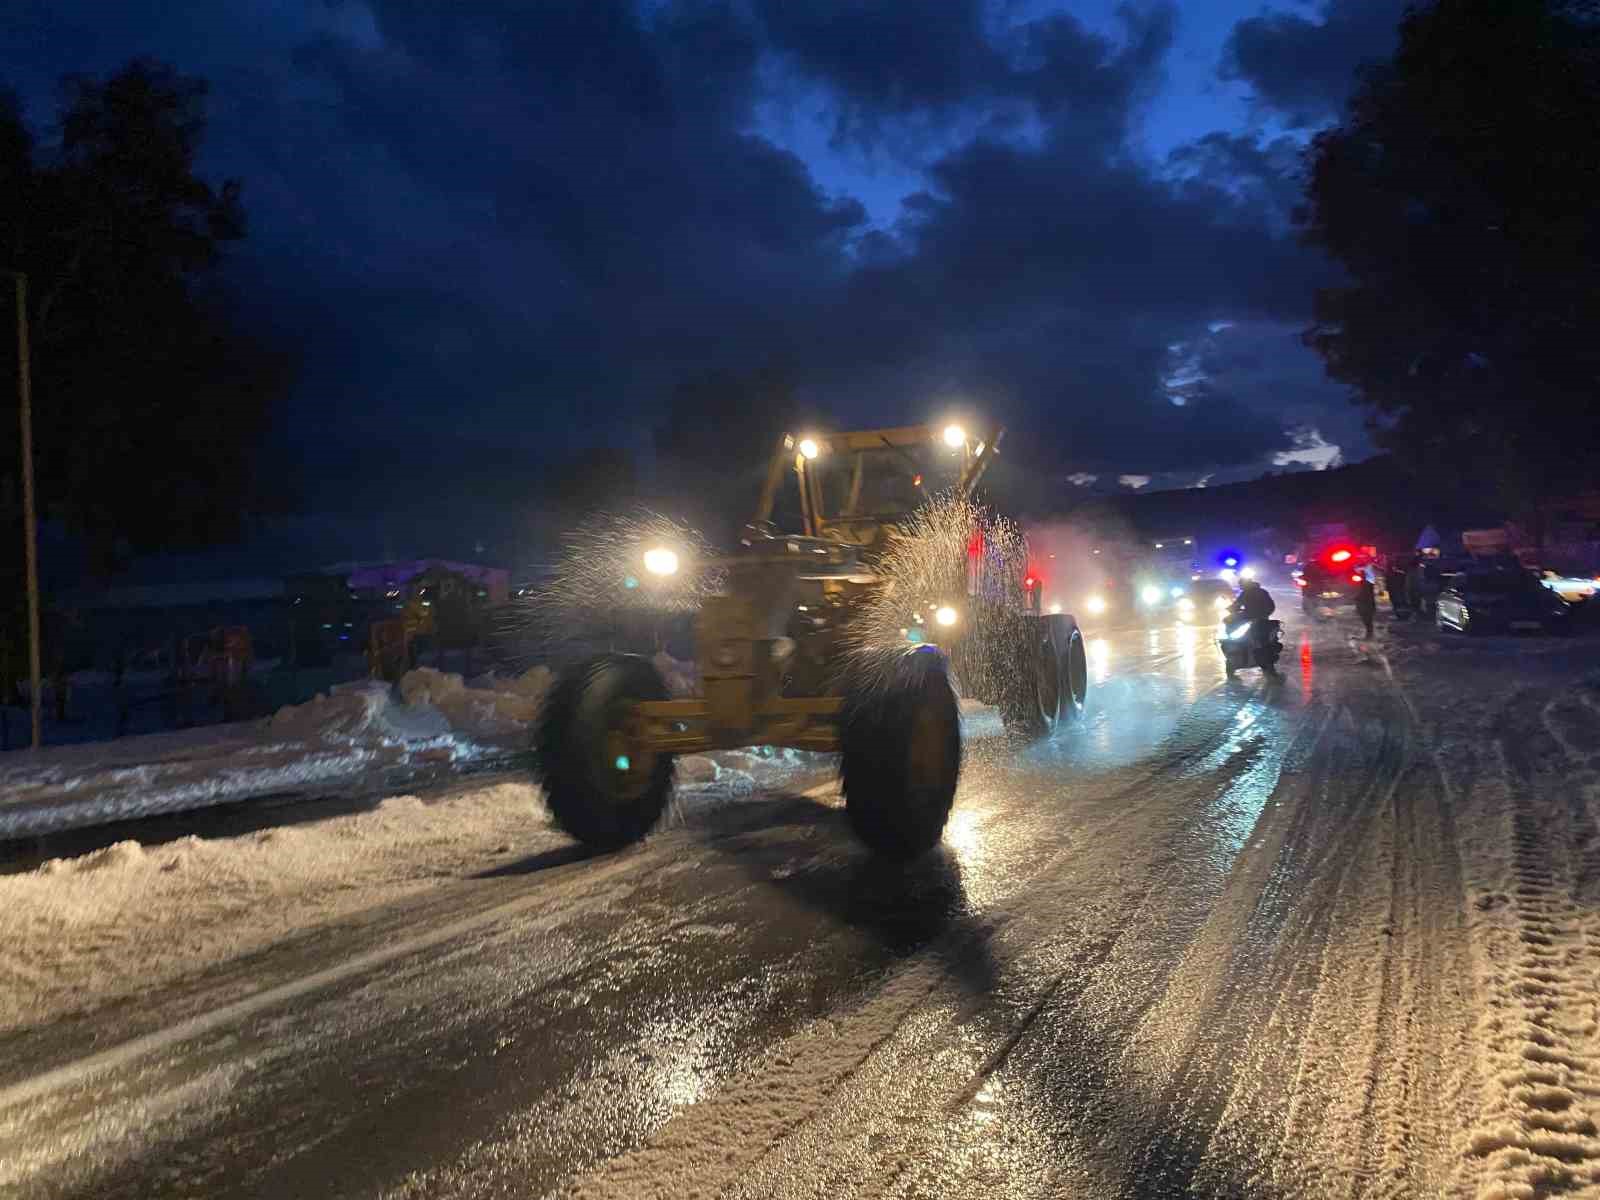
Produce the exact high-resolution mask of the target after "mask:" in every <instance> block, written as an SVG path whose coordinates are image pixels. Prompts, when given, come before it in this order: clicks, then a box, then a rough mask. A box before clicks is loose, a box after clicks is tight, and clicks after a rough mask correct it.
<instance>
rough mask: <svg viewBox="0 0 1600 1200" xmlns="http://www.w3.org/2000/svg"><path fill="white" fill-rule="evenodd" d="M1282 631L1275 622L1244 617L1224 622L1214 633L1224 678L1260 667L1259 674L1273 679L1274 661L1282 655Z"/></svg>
mask: <svg viewBox="0 0 1600 1200" xmlns="http://www.w3.org/2000/svg"><path fill="white" fill-rule="evenodd" d="M1282 629H1283V624H1282V622H1279V621H1252V620H1250V619H1248V618H1246V617H1229V618H1228V619H1227V620H1224V621H1223V622H1222V627H1221V629H1219V630H1218V631H1217V646H1218V647H1219V648H1220V649H1221V650H1222V663H1223V666H1225V667H1226V668H1227V671H1228V678H1229V679H1232V678H1233V676H1234V672H1236V671H1243V670H1246V669H1247V668H1249V667H1260V668H1261V671H1262V674H1264V675H1268V676H1271V677H1273V678H1276V677H1277V675H1278V658H1279V656H1281V655H1282V654H1283V638H1282V636H1281V631H1282Z"/></svg>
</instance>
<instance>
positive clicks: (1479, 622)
mask: <svg viewBox="0 0 1600 1200" xmlns="http://www.w3.org/2000/svg"><path fill="white" fill-rule="evenodd" d="M1434 621H1435V623H1436V624H1437V625H1438V627H1439V628H1440V629H1458V630H1460V631H1461V632H1462V633H1486V632H1505V633H1520V632H1529V633H1565V632H1567V631H1568V630H1569V629H1570V628H1571V627H1572V606H1571V605H1570V604H1568V603H1567V602H1566V601H1565V600H1563V599H1562V598H1561V597H1560V596H1559V595H1557V594H1556V593H1555V592H1553V591H1551V590H1550V589H1549V588H1547V587H1545V586H1544V585H1543V584H1541V583H1540V582H1539V579H1538V577H1537V576H1536V575H1534V574H1533V573H1532V572H1531V571H1526V570H1521V569H1502V570H1494V571H1483V570H1475V571H1463V572H1461V573H1460V574H1457V575H1452V576H1450V577H1448V578H1447V579H1446V580H1445V586H1444V588H1443V589H1442V590H1441V591H1440V592H1439V602H1438V605H1437V607H1436V608H1435V609H1434Z"/></svg>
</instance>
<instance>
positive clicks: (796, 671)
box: [534, 425, 1088, 858]
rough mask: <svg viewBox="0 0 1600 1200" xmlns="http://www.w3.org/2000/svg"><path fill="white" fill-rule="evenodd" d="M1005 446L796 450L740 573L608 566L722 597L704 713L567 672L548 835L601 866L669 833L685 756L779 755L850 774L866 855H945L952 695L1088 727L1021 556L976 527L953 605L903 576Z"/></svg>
mask: <svg viewBox="0 0 1600 1200" xmlns="http://www.w3.org/2000/svg"><path fill="white" fill-rule="evenodd" d="M1002 433H1003V431H1000V430H996V431H992V432H991V433H990V434H989V435H988V436H985V437H973V436H969V435H968V434H967V432H966V431H965V430H963V429H961V428H959V427H957V426H953V425H952V426H946V427H942V428H940V427H934V426H912V427H907V428H899V429H883V430H868V431H862V432H854V433H834V434H823V433H816V434H809V435H795V434H787V435H785V436H784V437H783V438H782V439H781V441H780V443H779V445H778V447H777V448H776V450H775V452H774V454H773V457H772V459H771V461H770V463H769V467H768V471H767V474H766V479H765V484H764V486H763V488H762V491H761V496H760V499H759V501H758V503H757V506H756V511H755V514H754V516H753V518H752V519H751V521H750V522H749V524H748V525H746V526H745V530H744V535H743V537H742V538H741V541H740V544H739V546H738V547H737V549H736V551H735V552H734V553H732V554H730V555H728V556H726V557H724V558H720V559H718V560H717V561H715V562H714V563H696V564H689V563H685V562H683V561H682V555H681V554H680V552H679V550H678V549H677V548H674V547H671V546H666V545H649V546H644V545H641V546H639V547H637V552H636V555H635V557H636V560H637V561H633V562H628V563H624V564H619V568H618V569H619V571H621V572H626V573H627V576H628V580H627V585H628V586H629V587H638V586H644V587H648V586H650V585H651V581H652V580H654V581H667V580H671V579H673V577H675V576H676V575H677V574H678V573H679V572H680V571H684V570H686V569H694V570H699V571H705V572H708V573H710V576H711V577H712V578H715V579H716V580H717V581H718V586H717V587H716V588H715V589H714V590H713V592H712V594H710V595H708V596H707V597H706V599H705V600H704V601H703V603H702V604H701V607H700V610H699V613H698V616H697V620H696V632H695V637H696V665H697V673H698V677H699V689H698V694H697V695H695V696H693V697H692V698H674V697H672V696H671V695H670V693H669V691H668V688H667V684H666V681H665V680H664V679H663V677H662V675H661V673H660V672H659V671H658V670H657V669H656V667H655V666H654V665H653V664H652V663H651V662H650V660H648V659H645V658H642V657H638V656H634V655H622V654H604V655H599V656H596V657H594V658H591V659H589V660H587V661H585V662H583V663H580V664H578V665H576V666H574V667H572V668H570V669H568V670H566V671H565V672H563V673H562V675H561V676H560V677H559V678H558V679H557V681H556V683H555V684H554V686H553V687H552V689H551V691H550V692H549V694H548V695H547V697H546V699H545V703H544V707H543V712H542V715H541V718H540V722H539V727H538V730H537V733H536V735H535V746H534V749H535V758H536V764H537V765H536V771H537V774H538V777H539V779H540V782H541V783H542V785H543V787H544V791H545V797H546V801H547V803H548V804H549V806H550V809H551V812H552V814H553V815H554V817H555V819H556V821H557V822H558V823H559V824H560V825H561V826H562V827H563V828H564V829H565V830H567V832H569V833H571V834H572V835H573V836H574V837H577V838H578V839H579V840H581V841H583V842H585V843H586V844H589V845H591V846H594V847H596V848H614V847H619V846H622V845H626V844H628V843H630V842H633V841H635V840H637V839H639V838H641V837H643V836H644V835H645V834H646V833H648V832H649V830H650V829H651V828H652V827H653V826H654V825H655V824H656V822H657V820H658V819H659V818H660V816H661V813H662V811H663V809H664V807H665V805H666V802H667V799H668V796H669V794H670V791H671V787H672V779H673V761H674V757H675V756H676V755H679V754H690V753H696V754H697V753H704V752H707V751H712V750H728V749H735V748H738V747H743V746H753V745H770V746H786V747H792V748H794V749H798V750H810V751H820V752H835V753H838V754H839V755H840V774H841V782H842V790H843V792H844V796H845V804H846V811H847V813H848V815H849V819H850V821H851V823H852V825H853V827H854V828H855V830H856V832H857V834H858V835H859V836H860V837H861V838H862V840H863V841H865V842H866V843H867V844H868V845H869V846H870V847H871V848H872V849H873V850H875V851H877V852H879V853H881V854H884V855H887V856H890V857H895V858H910V857H913V856H915V855H917V854H920V853H922V852H923V851H925V850H927V849H929V848H930V847H932V846H933V845H934V844H936V843H937V842H938V840H939V838H940V836H941V834H942V832H943V830H944V826H945V822H946V820H947V819H948V817H949V814H950V807H951V804H952V802H953V800H954V798H955V790H956V783H957V779H958V776H959V774H960V769H961V719H960V709H959V706H958V703H957V692H958V688H960V690H961V691H962V692H964V693H966V694H968V695H971V696H972V698H974V699H977V700H980V701H982V702H984V703H989V704H995V705H997V706H998V707H999V708H1000V710H1001V713H1002V715H1003V716H1004V718H1005V720H1006V723H1007V725H1008V726H1009V727H1012V728H1014V729H1018V730H1021V731H1025V732H1027V733H1030V734H1035V735H1037V734H1044V733H1049V732H1052V731H1053V730H1054V729H1055V728H1056V727H1057V726H1058V725H1059V724H1061V723H1062V722H1064V721H1067V720H1070V719H1072V718H1074V717H1075V716H1077V715H1078V714H1080V713H1081V712H1082V710H1083V705H1084V700H1085V693H1086V691H1087V681H1088V674H1087V670H1086V663H1085V658H1084V650H1083V640H1082V637H1081V635H1080V633H1079V631H1078V627H1077V623H1076V621H1075V620H1074V619H1073V618H1072V617H1071V616H1068V615H1065V614H1059V613H1052V614H1045V613H1042V612H1041V611H1040V601H1039V593H1040V589H1039V588H1038V587H1037V586H1035V580H1034V579H1033V578H1032V572H1031V570H1030V568H1029V567H1028V566H1027V563H1026V558H1025V555H1024V556H1020V557H1019V556H1018V555H1016V554H1011V555H1009V556H1006V558H1005V559H1004V561H998V562H992V561H990V560H991V559H992V558H993V557H994V556H992V555H989V554H988V553H987V552H986V549H985V547H984V546H983V544H982V533H981V531H980V530H978V529H976V528H975V529H973V530H972V537H973V541H972V544H971V545H970V547H969V546H968V545H967V544H966V541H965V536H964V534H963V535H962V544H961V545H960V546H958V547H956V548H954V550H953V553H954V554H955V555H956V556H957V557H960V556H962V555H963V553H965V554H966V555H967V556H968V559H969V561H967V562H965V563H956V564H952V566H953V570H952V571H951V572H949V573H947V574H944V575H941V576H940V578H941V579H944V580H947V581H955V582H947V583H943V584H941V585H940V586H942V587H943V588H944V589H945V591H946V592H947V593H954V594H942V595H918V594H915V592H916V591H917V590H918V589H922V590H928V589H929V587H931V585H927V582H926V578H924V577H923V576H925V575H926V573H925V572H918V573H917V574H918V576H919V578H918V581H917V583H916V584H915V585H908V583H907V581H906V580H904V579H901V580H899V581H897V579H896V578H895V577H894V575H893V573H892V572H893V570H894V569H895V566H896V564H897V563H898V564H902V565H903V562H904V560H905V559H906V554H905V552H904V549H905V545H906V540H905V539H907V538H909V537H914V536H915V531H914V527H915V526H916V525H917V520H918V513H919V511H925V510H924V506H925V505H926V504H927V503H928V502H929V501H930V499H932V497H933V496H934V495H935V494H936V493H937V494H939V495H941V496H944V497H955V498H957V499H964V498H966V497H969V496H971V494H972V492H973V490H974V489H975V488H976V487H977V484H978V482H979V480H980V479H981V478H982V476H983V474H984V472H985V470H986V469H987V468H988V466H989V464H990V463H991V462H992V461H993V458H994V456H995V454H996V453H997V449H998V445H997V443H998V441H999V438H1000V436H1001V434H1002ZM785 526H788V527H789V528H788V529H785ZM908 529H911V530H912V532H911V533H908V532H907V531H908ZM948 540H949V539H946V541H948ZM897 547H898V548H899V550H900V553H898V554H897ZM946 549H949V547H948V546H946V545H944V544H943V543H941V544H940V545H939V546H935V547H933V551H932V552H933V553H934V554H935V555H940V554H942V553H943V552H944V551H945V550H946ZM886 571H887V572H888V573H886ZM901 608H903V609H904V610H905V611H904V614H903V620H902V619H901V614H900V612H899V610H900V609H901ZM885 613H888V614H889V616H888V618H886V617H885ZM868 625H871V628H872V631H873V632H872V634H871V636H864V635H863V630H864V628H866V627H867V626H868Z"/></svg>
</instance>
